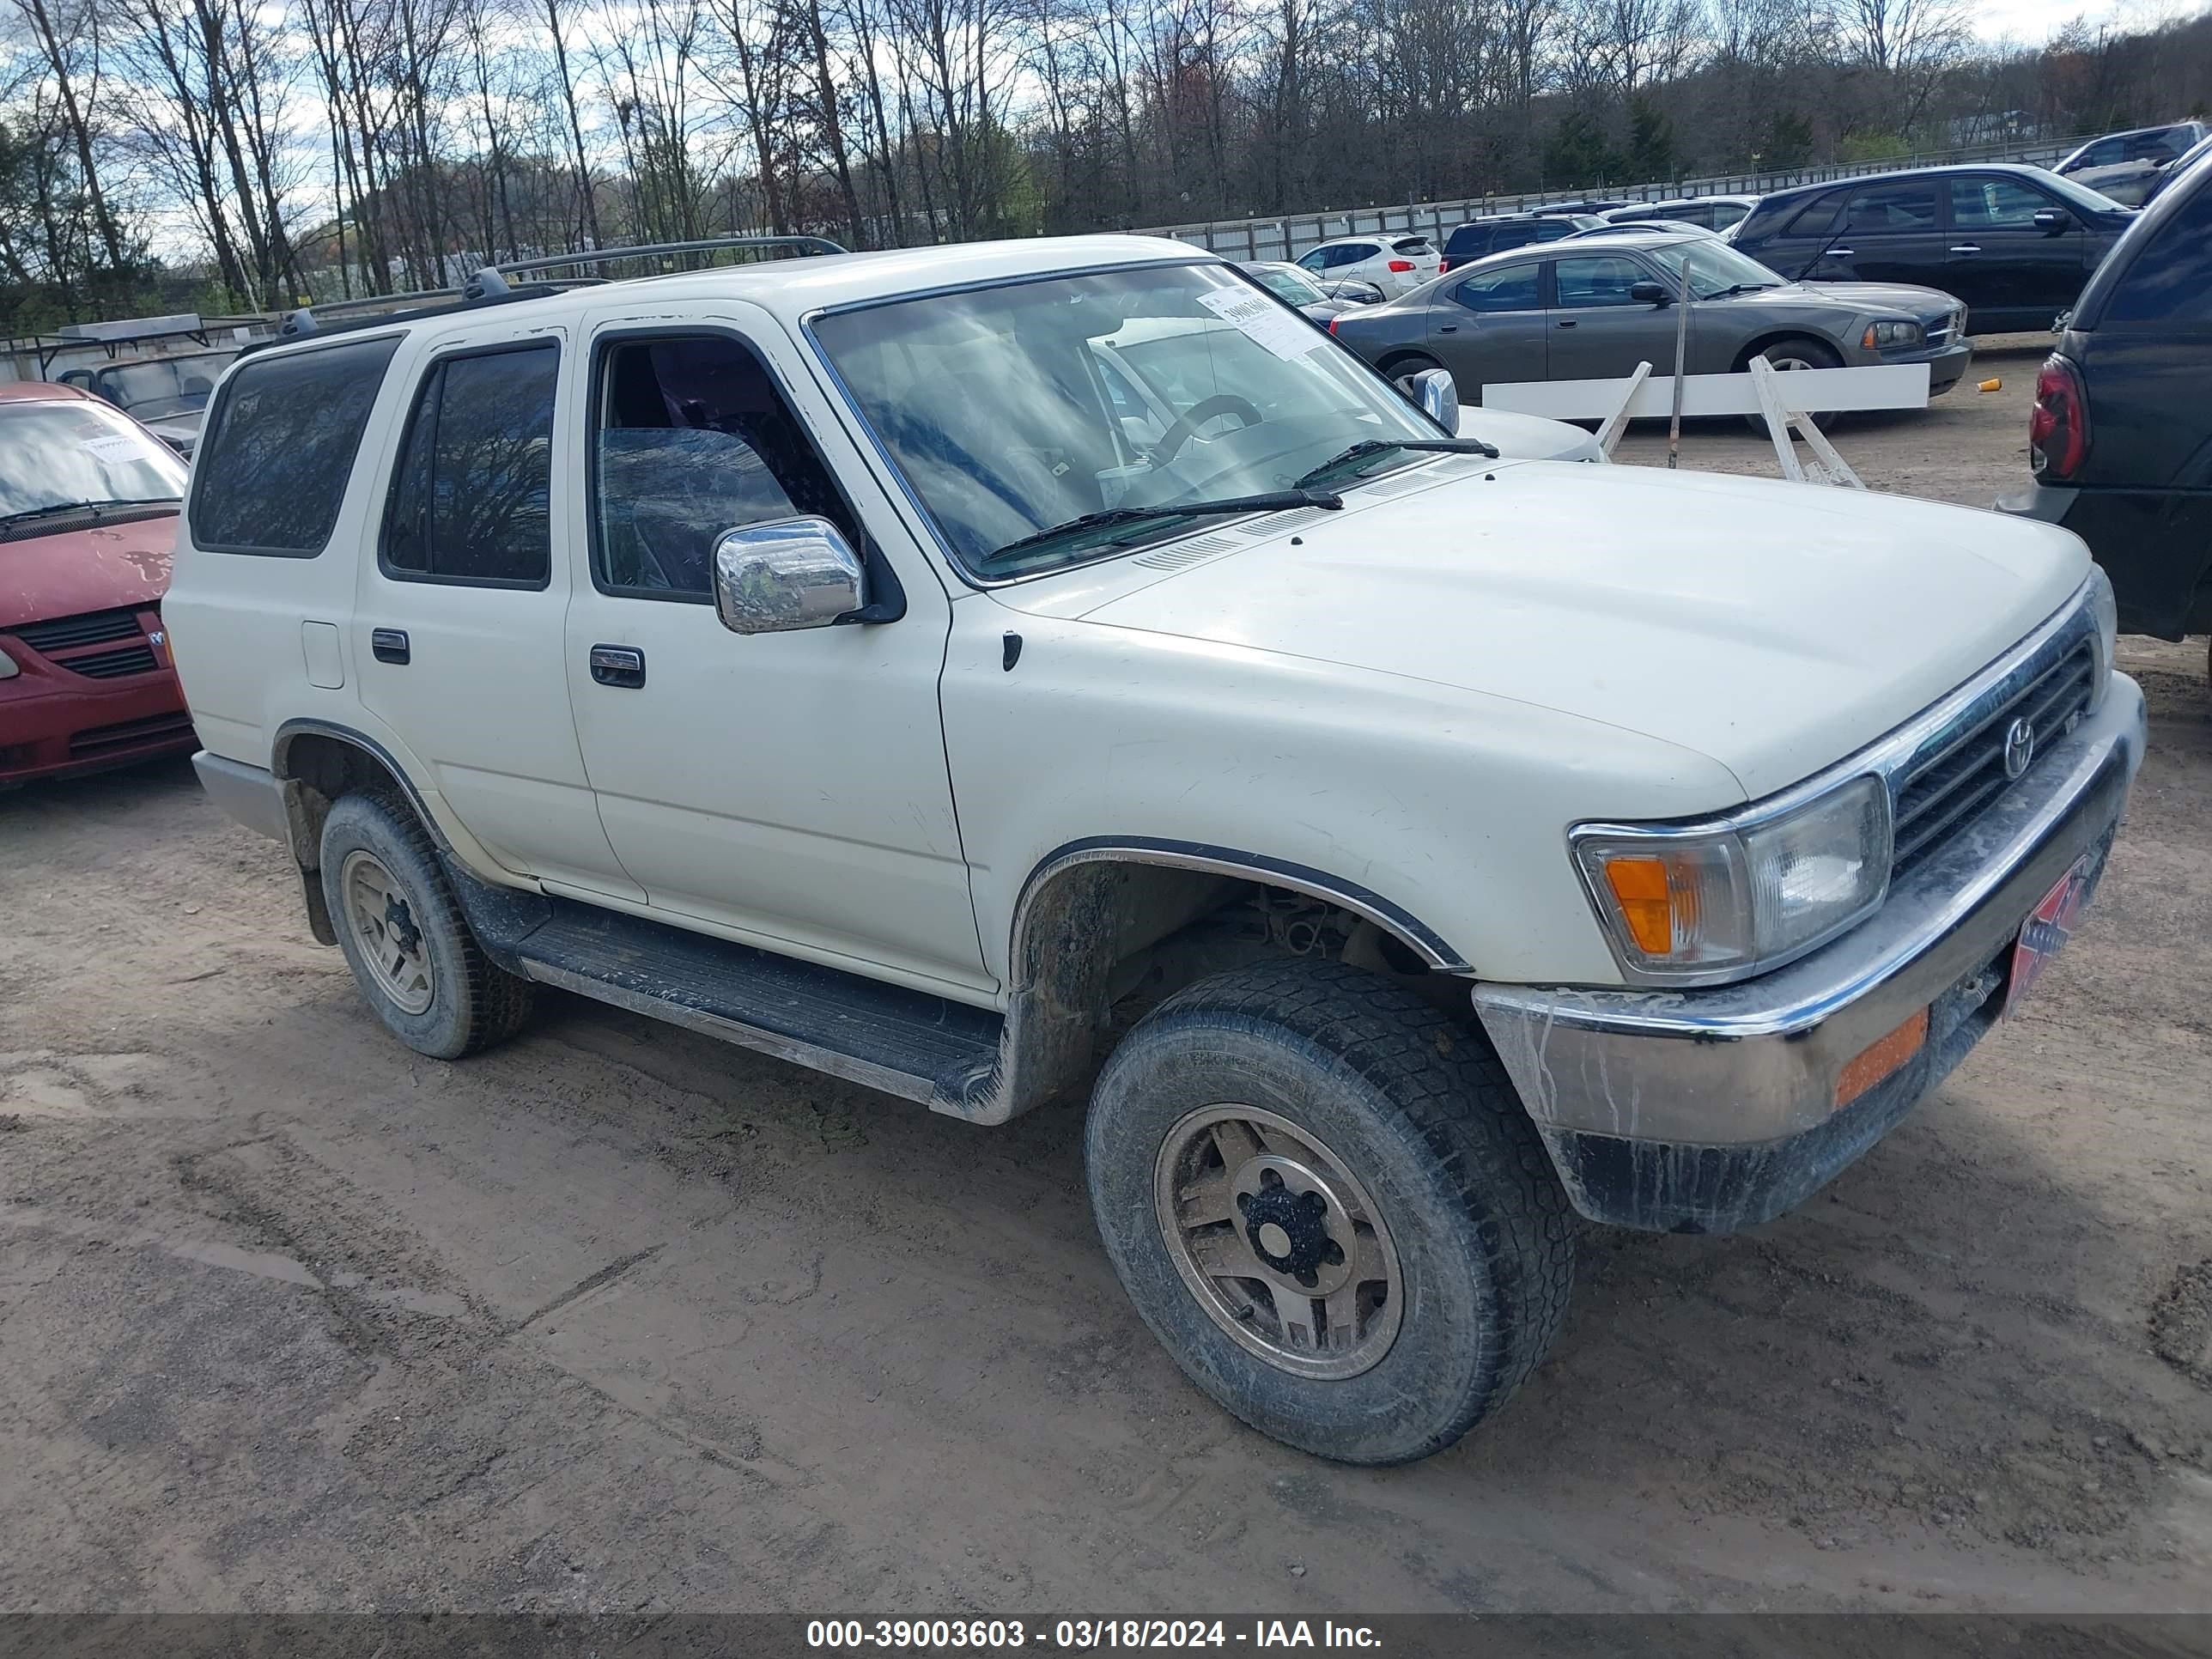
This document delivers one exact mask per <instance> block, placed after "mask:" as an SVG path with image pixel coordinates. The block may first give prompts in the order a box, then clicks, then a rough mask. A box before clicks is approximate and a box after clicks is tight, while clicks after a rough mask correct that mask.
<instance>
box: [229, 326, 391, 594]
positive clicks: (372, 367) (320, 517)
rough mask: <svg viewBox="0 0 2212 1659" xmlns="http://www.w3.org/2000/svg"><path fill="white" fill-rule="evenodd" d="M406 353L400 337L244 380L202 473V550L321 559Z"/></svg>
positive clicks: (324, 350) (264, 366)
mask: <svg viewBox="0 0 2212 1659" xmlns="http://www.w3.org/2000/svg"><path fill="white" fill-rule="evenodd" d="M398 346H399V338H398V336H397V335H388V336H386V337H384V338H382V339H379V340H359V341H353V342H349V343H346V344H343V345H331V346H323V347H319V348H318V349H313V350H310V351H301V352H294V353H288V354H287V355H285V356H282V357H271V358H270V359H268V360H267V361H266V362H258V363H257V362H249V363H247V364H246V366H245V367H243V368H240V370H239V371H238V372H237V373H236V374H234V375H233V376H232V377H231V379H230V382H229V384H228V385H227V386H225V387H224V388H223V392H222V397H221V398H219V399H217V401H216V410H215V415H214V417H213V419H212V421H211V422H210V428H209V431H208V435H207V437H206V439H205V441H204V442H202V444H201V445H200V453H199V465H197V467H196V468H195V469H194V472H193V478H194V482H193V485H192V502H191V512H192V541H193V544H195V545H196V546H198V547H201V548H204V549H206V550H209V551H210V552H217V553H261V554H270V555H274V556H277V557H280V558H294V559H312V558H313V557H314V556H315V555H317V554H318V553H319V552H321V551H322V550H323V549H324V548H325V546H326V545H327V544H329V542H330V539H331V527H332V526H335V525H336V524H337V517H338V504H339V503H340V502H341V501H343V500H344V499H345V487H346V480H347V479H348V478H349V477H351V476H352V473H353V462H354V453H355V452H356V450H358V449H359V448H360V447H361V435H362V428H364V427H366V426H367V425H368V411H369V410H370V408H371V407H372V406H373V405H374V404H375V402H376V393H377V388H378V387H380V386H382V385H383V384H384V370H385V367H386V365H387V364H388V363H390V362H391V361H392V353H393V352H394V351H396V350H397V349H398Z"/></svg>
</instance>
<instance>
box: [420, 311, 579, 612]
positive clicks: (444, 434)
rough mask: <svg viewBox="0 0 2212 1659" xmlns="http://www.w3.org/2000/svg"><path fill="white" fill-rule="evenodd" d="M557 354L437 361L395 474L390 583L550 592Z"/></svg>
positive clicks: (550, 350) (544, 350)
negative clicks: (396, 580) (394, 578)
mask: <svg viewBox="0 0 2212 1659" xmlns="http://www.w3.org/2000/svg"><path fill="white" fill-rule="evenodd" d="M560 372H561V352H560V348H559V347H558V346H557V345H556V344H555V343H552V342H550V341H548V342H547V343H544V344H542V345H538V344H533V345H531V346H527V347H525V348H523V349H511V350H503V351H488V352H481V353H478V354H476V355H474V356H455V357H447V358H444V359H442V360H441V361H440V362H438V363H437V365H436V366H435V367H434V368H432V369H431V370H430V372H429V373H428V374H427V375H426V376H424V377H423V380H422V389H421V391H419V392H417V393H416V398H415V410H414V413H413V414H412V415H411V416H410V417H409V419H408V422H407V439H406V442H405V443H404V445H403V446H402V447H401V449H400V453H399V460H398V465H397V466H395V467H394V468H393V471H392V501H391V507H390V509H389V513H388V516H387V517H386V520H385V527H384V568H385V573H386V574H387V575H392V576H398V577H402V578H407V579H411V580H417V581H448V582H466V583H470V584H472V585H474V586H484V587H543V586H545V584H546V581H547V580H548V577H549V575H550V570H551V567H552V530H551V515H550V507H551V500H552V475H553V392H554V387H555V384H556V380H558V379H559V376H560Z"/></svg>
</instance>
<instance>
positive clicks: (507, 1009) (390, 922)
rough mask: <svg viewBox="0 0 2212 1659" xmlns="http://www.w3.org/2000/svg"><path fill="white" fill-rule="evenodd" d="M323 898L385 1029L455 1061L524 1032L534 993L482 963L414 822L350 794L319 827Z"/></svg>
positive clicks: (373, 799)
mask: <svg viewBox="0 0 2212 1659" xmlns="http://www.w3.org/2000/svg"><path fill="white" fill-rule="evenodd" d="M321 856H322V865H323V868H322V880H323V899H324V902H325V903H326V904H327V905H328V906H329V908H330V914H331V925H332V927H334V928H335V929H336V930H337V936H338V948H339V949H340V950H341V951H343V952H344V953H345V959H346V964H347V966H349V967H350V968H351V969H353V976H354V982H355V983H356V985H358V986H359V987H361V994H362V996H363V997H364V998H366V999H367V1000H368V1006H370V1007H371V1008H373V1009H374V1010H375V1011H376V1017H377V1018H379V1019H380V1020H382V1021H383V1022H384V1024H385V1028H386V1030H389V1031H390V1032H391V1033H392V1036H396V1037H398V1039H399V1040H400V1041H401V1042H404V1043H405V1044H406V1045H407V1046H408V1047H409V1048H412V1049H414V1050H415V1051H416V1053H417V1054H428V1055H429V1056H430V1057H431V1058H433V1059H435V1060H459V1059H460V1058H461V1057H462V1056H463V1055H465V1054H474V1053H476V1052H477V1050H479V1049H482V1048H489V1047H490V1046H491V1045H492V1044H493V1043H495V1042H501V1041H503V1040H505V1039H506V1038H507V1037H510V1036H513V1035H514V1033H515V1032H517V1031H519V1030H521V1029H522V1027H523V1025H524V1024H526V1022H527V1021H528V1019H529V1018H530V1004H531V988H532V987H531V985H530V982H529V981H527V980H524V979H519V978H517V977H516V976H515V975H513V974H510V973H507V972H506V971H505V970H504V969H501V968H500V967H499V966H498V965H497V964H496V963H494V962H492V960H491V959H490V958H489V957H487V956H485V955H484V953H483V947H482V946H481V945H478V944H477V940H476V936H475V935H474V934H473V933H471V932H470V931H469V924H468V920H467V918H466V917H465V916H464V915H462V914H461V907H460V905H459V902H458V901H456V900H455V898H454V897H453V888H452V885H451V884H449V883H448V882H447V879H446V872H444V870H442V869H441V868H440V866H439V864H438V854H437V849H436V848H435V847H433V846H432V845H431V843H430V837H429V836H428V835H427V834H426V833H424V831H423V829H422V824H421V823H420V822H418V821H417V820H416V817H415V815H414V814H413V813H412V812H410V811H407V810H406V809H405V808H404V807H400V806H396V805H393V804H392V802H390V801H388V800H386V799H381V798H380V797H377V796H374V795H347V796H345V797H344V798H343V799H341V800H339V802H338V803H337V805H335V806H333V807H331V812H330V817H328V818H326V819H325V820H324V823H323V840H322V855H321Z"/></svg>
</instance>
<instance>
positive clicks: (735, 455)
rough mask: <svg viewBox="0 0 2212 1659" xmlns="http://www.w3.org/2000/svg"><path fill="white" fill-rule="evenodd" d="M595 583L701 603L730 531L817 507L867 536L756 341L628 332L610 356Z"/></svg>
mask: <svg viewBox="0 0 2212 1659" xmlns="http://www.w3.org/2000/svg"><path fill="white" fill-rule="evenodd" d="M590 465H591V468H592V472H591V483H592V520H593V522H592V531H593V536H592V580H593V581H594V582H596V583H597V584H598V585H599V588H600V589H601V590H602V591H603V592H611V593H622V594H627V595H629V596H631V597H634V598H652V599H706V598H708V596H709V595H710V594H712V592H714V544H715V542H716V541H717V540H719V539H720V537H721V536H722V534H723V532H726V531H731V530H737V529H740V528H742V527H743V526H746V525H751V524H765V523H767V522H769V521H770V520H775V519H789V518H795V517H798V516H799V515H801V514H809V513H811V514H814V515H817V516H818V517H821V518H825V519H828V520H830V521H831V522H833V523H835V524H836V526H838V528H839V529H840V530H842V532H844V534H845V537H846V539H847V540H848V541H849V542H851V543H853V544H854V545H855V546H857V545H859V544H860V537H859V535H858V533H857V532H856V530H855V528H854V525H853V523H852V520H851V515H850V514H849V513H848V512H847V510H846V507H845V503H844V500H843V498H842V496H841V495H839V494H838V493H837V489H836V485H835V484H834V483H832V482H831V480H830V477H829V469H828V468H827V467H826V466H824V465H823V462H822V459H821V458H820V456H818V455H817V453H815V449H814V445H813V442H812V441H811V439H810V438H809V437H808V436H807V435H806V433H805V430H804V428H801V427H800V426H799V422H798V420H797V419H796V418H795V417H794V416H793V415H792V412H791V409H790V406H789V405H788V404H786V403H785V401H784V398H783V394H782V392H781V390H780V389H779V388H778V387H777V386H776V383H775V379H774V377H773V376H771V375H770V374H769V372H768V369H767V368H765V367H764V366H763V364H762V362H761V361H760V359H759V358H758V357H757V356H755V355H754V353H753V351H752V349H751V348H750V347H749V346H747V345H745V344H744V343H743V342H741V341H738V340H735V339H732V338H731V337H729V336H727V335H720V334H702V335H690V336H678V337H673V338H667V339H649V340H622V341H617V342H616V343H612V344H611V345H609V346H608V347H607V348H606V349H605V350H604V351H602V352H601V354H600V357H599V385H598V387H597V389H596V392H595V407H594V410H593V413H592V447H591V456H590Z"/></svg>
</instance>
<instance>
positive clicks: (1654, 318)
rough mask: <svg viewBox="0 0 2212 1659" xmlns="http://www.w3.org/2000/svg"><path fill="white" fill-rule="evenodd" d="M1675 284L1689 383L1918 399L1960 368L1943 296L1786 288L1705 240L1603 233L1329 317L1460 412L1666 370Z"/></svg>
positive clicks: (1340, 334) (1951, 307)
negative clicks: (1915, 376) (1762, 360)
mask: <svg viewBox="0 0 2212 1659" xmlns="http://www.w3.org/2000/svg"><path fill="white" fill-rule="evenodd" d="M1684 270H1687V271H1688V273H1689V283H1690V292H1691V295H1692V301H1691V306H1690V323H1689V339H1688V343H1687V351H1688V356H1687V363H1688V368H1689V372H1690V373H1691V374H1729V373H1733V372H1735V371H1737V370H1740V369H1741V368H1743V366H1744V365H1745V364H1746V363H1747V362H1749V361H1750V360H1751V359H1752V358H1753V356H1757V355H1759V354H1760V353H1762V352H1763V353H1765V356H1766V358H1767V360H1768V361H1769V362H1771V363H1772V364H1773V365H1774V366H1775V367H1776V368H1778V369H1797V368H1842V367H1844V366H1846V365H1851V364H1867V363H1917V362H1924V363H1926V364H1928V365H1929V392H1930V393H1931V395H1932V394H1940V393H1942V392H1947V391H1948V390H1949V389H1950V388H1951V387H1952V386H1955V385H1956V384H1957V383H1958V381H1959V379H1960V376H1961V375H1963V374H1965V373H1966V365H1967V364H1968V363H1969V362H1972V358H1973V349H1972V346H1971V345H1969V344H1968V343H1966V338H1965V337H1964V334H1963V331H1962V317H1961V309H1962V308H1961V307H1960V304H1959V302H1958V301H1956V300H1954V299H1953V298H1952V297H1951V296H1950V295H1948V294H1940V293H1937V292H1936V291H1935V290H1933V289H1917V288H1906V287H1900V286H1897V285H1894V284H1887V283H1829V284H1823V285H1821V286H1820V287H1808V286H1807V285H1805V284H1803V283H1790V282H1785V281H1784V279H1783V278H1782V277H1781V276H1778V275H1776V274H1775V273H1774V272H1773V271H1771V270H1768V269H1767V268H1766V267H1765V266H1764V265H1762V264H1759V263H1758V261H1756V260H1754V259H1751V258H1747V257H1745V255H1744V254H1742V253H1741V252H1738V251H1737V250H1736V249H1735V248H1732V247H1730V246H1729V245H1728V244H1727V243H1725V242H1723V241H1722V240H1719V239H1718V238H1717V237H1715V236H1712V235H1711V234H1707V233H1705V232H1703V231H1699V232H1694V233H1692V234H1671V233H1668V232H1665V231H1652V230H1633V229H1631V228H1628V227H1626V226H1620V227H1615V228H1614V230H1613V234H1609V235H1607V236H1606V237H1605V238H1603V239H1602V240H1601V241H1597V242H1593V243H1584V242H1583V241H1581V240H1579V239H1577V240H1575V241H1573V242H1571V243H1561V244H1556V245H1554V246H1550V247H1547V248H1543V249H1537V248H1524V249H1522V250H1521V251H1520V252H1516V253H1498V254H1492V256H1491V257H1490V258H1487V259H1483V260H1479V261H1477V262H1476V263H1475V264H1472V265H1470V266H1468V267H1467V268H1466V269H1464V270H1454V271H1453V272H1451V273H1450V275H1449V276H1445V277H1443V278H1441V279H1439V280H1438V281H1437V282H1434V283H1429V284H1428V285H1427V286H1426V287H1425V288H1420V289H1415V290H1414V291H1413V293H1411V294H1409V295H1406V296H1404V297H1403V298H1402V299H1397V300H1392V301H1387V302H1385V303H1384V304H1383V305H1379V306H1373V307H1369V308H1367V309H1366V310H1364V311H1359V312H1354V313H1349V314H1347V315H1346V316H1343V317H1340V318H1338V319H1336V321H1335V322H1334V324H1333V325H1331V330H1330V331H1331V332H1333V333H1334V335H1335V336H1336V337H1337V338H1338V339H1340V340H1341V341H1343V342H1344V343H1345V344H1346V345H1348V346H1350V347H1351V348H1352V349H1353V350H1354V351H1357V352H1358V354H1359V355H1360V356H1363V357H1364V358H1365V359H1366V360H1367V361H1368V362H1370V363H1372V364H1374V365H1375V366H1376V368H1378V369H1380V370H1382V372H1383V374H1387V375H1389V377H1390V378H1391V379H1392V380H1395V381H1397V382H1399V383H1400V384H1401V385H1410V384H1411V382H1412V380H1413V377H1414V376H1415V375H1418V374H1422V373H1423V372H1425V371H1426V370H1429V369H1433V368H1446V369H1449V370H1450V371H1451V374H1452V378H1453V380H1455V382H1456V383H1457V385H1458V386H1459V389H1460V394H1461V396H1462V398H1466V399H1468V400H1469V401H1472V400H1473V398H1474V395H1475V392H1476V389H1477V388H1479V387H1480V386H1485V385H1490V384H1495V383H1500V382H1510V381H1522V380H1613V379H1617V378H1619V377H1620V376H1623V375H1626V374H1632V373H1633V372H1634V370H1635V368H1636V365H1637V363H1638V362H1639V361H1642V362H1650V363H1651V364H1652V365H1653V366H1654V367H1655V368H1661V369H1662V372H1670V371H1671V369H1672V368H1673V365H1674V335H1675V317H1674V304H1673V299H1672V296H1673V295H1677V294H1679V293H1680V292H1681V284H1682V281H1683V277H1682V273H1683V271H1684Z"/></svg>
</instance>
